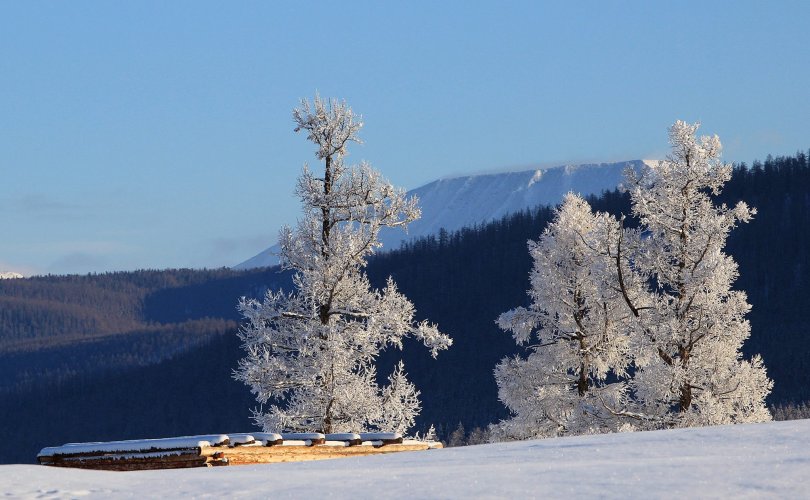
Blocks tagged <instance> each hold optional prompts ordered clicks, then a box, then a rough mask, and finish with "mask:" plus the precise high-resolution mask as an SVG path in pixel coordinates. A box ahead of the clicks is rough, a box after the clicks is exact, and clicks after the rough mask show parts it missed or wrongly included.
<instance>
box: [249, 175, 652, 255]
mask: <svg viewBox="0 0 810 500" xmlns="http://www.w3.org/2000/svg"><path fill="white" fill-rule="evenodd" d="M652 161H653V160H632V161H623V162H616V163H588V164H583V165H560V166H556V167H547V168H534V169H529V170H522V171H513V172H499V173H483V174H475V175H463V176H458V177H448V178H443V179H438V180H436V181H433V182H430V183H428V184H425V185H424V186H421V187H418V188H416V189H413V190H411V191H409V192H408V195H409V196H410V195H416V196H417V197H418V198H419V206H420V207H421V208H422V218H421V219H419V220H417V221H415V222H413V223H411V224H410V225H409V226H408V232H407V234H406V233H405V232H403V231H402V230H393V229H392V230H385V231H383V232H382V233H381V234H380V240H381V241H382V243H383V249H385V250H390V249H394V248H398V247H399V246H400V244H401V242H402V241H403V240H410V239H412V238H419V237H422V236H429V235H431V234H436V233H438V232H439V230H440V229H442V228H444V229H445V230H447V231H454V230H458V229H461V228H463V227H469V226H474V225H476V224H481V223H486V222H490V221H493V220H496V219H499V218H501V217H503V216H505V215H508V214H510V213H514V212H518V211H520V210H525V209H527V208H531V207H535V206H537V205H554V204H557V203H559V202H560V201H562V198H563V196H565V195H566V193H568V192H575V193H579V194H581V195H583V196H587V195H591V194H597V195H598V194H601V193H602V191H606V190H612V189H615V188H616V187H617V186H618V185H619V184H620V183H621V182H622V179H623V178H624V170H625V169H626V168H628V167H630V168H635V169H641V168H642V167H643V166H644V165H645V164H646V165H649V164H650V163H651V162H652ZM278 251H279V248H278V246H277V245H276V246H273V247H270V248H268V249H266V250H264V251H262V252H261V253H260V254H258V255H256V256H255V257H253V258H251V259H249V260H247V261H245V262H243V263H241V264H239V265H237V266H235V269H252V268H255V267H265V266H273V265H276V264H278V255H277V254H278Z"/></svg>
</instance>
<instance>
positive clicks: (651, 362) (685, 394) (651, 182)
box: [628, 121, 773, 426]
mask: <svg viewBox="0 0 810 500" xmlns="http://www.w3.org/2000/svg"><path fill="white" fill-rule="evenodd" d="M698 127H699V125H698V124H694V125H692V124H688V123H684V122H682V121H677V122H675V124H674V125H673V126H672V127H671V128H670V130H669V139H670V144H671V145H672V153H671V154H670V155H669V156H668V157H667V159H666V160H664V161H660V162H658V163H657V164H656V165H654V166H650V167H647V168H646V169H645V170H644V171H642V172H641V173H640V174H639V175H632V173H631V175H630V176H629V179H628V180H629V185H630V194H631V198H632V204H633V205H632V206H633V213H634V215H635V216H636V217H638V218H639V220H640V221H641V224H642V227H644V229H645V230H646V231H647V234H648V235H649V237H648V238H646V239H645V240H644V242H643V246H644V252H643V253H642V254H641V256H642V258H640V259H639V262H638V265H639V267H640V268H642V269H644V270H645V271H646V272H648V273H649V275H650V276H651V277H652V278H653V283H654V286H655V290H654V292H655V293H656V295H657V300H656V301H655V306H656V307H655V309H654V310H653V311H652V312H651V314H648V315H646V316H645V317H644V320H645V321H644V328H645V330H646V332H647V335H648V337H649V341H650V342H649V343H647V346H648V350H647V352H646V353H644V354H643V355H641V356H640V357H641V358H643V359H642V360H640V361H641V362H640V363H639V364H640V365H641V366H640V370H639V372H638V374H637V375H636V377H635V378H634V381H633V384H634V387H635V388H636V391H637V394H638V397H639V399H641V400H642V401H644V403H645V405H646V406H647V411H648V412H650V413H651V414H653V415H656V416H658V417H659V418H660V419H662V420H669V421H670V424H671V425H678V426H693V425H713V424H729V423H740V422H760V421H763V420H769V419H770V413H769V412H768V410H767V408H766V407H765V403H764V401H765V397H766V396H767V395H768V393H770V390H771V387H772V385H773V384H772V382H771V381H770V380H769V379H768V378H767V376H766V373H765V368H764V366H763V364H762V359H761V358H760V357H759V356H758V355H757V356H754V357H753V358H752V359H751V360H744V359H742V354H741V348H742V344H743V342H744V341H745V340H746V339H747V338H748V337H749V336H750V334H751V326H750V324H749V322H748V320H746V319H745V315H746V314H747V313H748V311H749V310H750V309H751V306H750V305H749V304H748V302H747V296H746V294H745V292H743V291H739V290H732V285H733V283H734V281H735V280H736V279H737V276H738V270H737V264H736V262H734V260H733V259H732V258H731V257H730V256H729V255H727V254H725V253H724V252H723V248H724V247H725V244H726V239H727V238H728V234H729V232H730V231H731V230H732V229H733V228H734V227H736V226H737V224H738V223H740V222H748V221H750V220H751V218H752V217H753V216H754V215H755V214H756V211H755V210H754V209H751V208H749V207H748V205H746V204H745V203H744V202H739V203H738V204H737V205H736V206H735V207H733V208H729V207H727V206H725V205H720V206H717V205H715V204H714V202H713V201H712V199H711V196H712V195H717V194H719V193H720V191H721V189H722V187H723V185H724V184H725V183H726V182H728V180H729V179H730V178H731V173H732V167H731V165H729V164H724V163H723V162H722V161H721V160H720V154H721V151H722V147H721V144H720V139H719V138H718V137H717V136H716V135H715V136H711V137H708V136H702V137H700V138H698V137H696V135H695V134H696V132H697V129H698Z"/></svg>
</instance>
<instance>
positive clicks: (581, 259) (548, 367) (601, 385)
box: [493, 194, 634, 439]
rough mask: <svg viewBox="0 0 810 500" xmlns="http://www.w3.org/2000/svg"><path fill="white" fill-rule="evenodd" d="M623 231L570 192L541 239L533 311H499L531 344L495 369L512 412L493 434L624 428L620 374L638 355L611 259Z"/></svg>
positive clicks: (534, 251)
mask: <svg viewBox="0 0 810 500" xmlns="http://www.w3.org/2000/svg"><path fill="white" fill-rule="evenodd" d="M620 237H623V234H622V229H621V227H620V226H619V223H618V221H616V220H615V219H613V218H612V217H610V216H609V215H608V214H604V213H599V214H593V213H592V212H591V207H590V206H589V205H588V203H587V202H586V201H585V200H583V199H582V198H580V197H578V196H575V195H573V194H569V195H567V196H566V197H565V200H564V203H563V204H562V206H561V207H560V208H559V209H558V210H557V213H556V217H555V219H554V221H553V222H552V223H551V224H549V226H548V227H547V228H546V230H545V231H544V233H543V235H542V236H541V237H540V240H539V241H538V242H536V243H535V242H529V252H530V253H531V255H532V258H533V259H534V267H533V269H532V271H531V273H530V279H531V289H530V290H529V297H530V298H531V301H532V302H531V306H530V307H529V309H525V308H522V307H519V308H517V309H513V310H512V311H509V312H506V313H504V314H502V315H501V316H500V317H499V318H498V325H499V326H500V327H501V328H503V329H505V330H511V331H512V333H513V336H514V338H515V341H516V342H518V343H519V344H525V343H528V342H529V341H530V340H531V339H532V334H533V333H534V334H535V335H536V340H537V343H536V344H534V345H531V346H530V354H529V356H528V358H526V359H523V358H520V357H516V358H511V359H505V360H504V361H502V362H501V363H500V364H499V365H498V367H497V368H496V369H495V378H496V381H497V383H498V388H499V391H498V394H499V397H500V399H501V401H502V402H503V403H504V404H506V406H507V407H509V409H510V410H511V411H512V413H513V418H511V419H510V420H506V421H503V422H500V423H499V424H497V425H495V426H493V431H494V434H495V435H496V437H500V438H510V439H525V438H532V437H548V436H557V435H563V434H584V433H594V432H608V431H615V430H618V429H619V428H620V427H621V426H622V425H625V424H627V422H626V420H627V419H626V418H624V417H622V416H618V415H615V414H613V413H611V412H610V411H608V409H609V408H621V407H626V406H628V403H627V400H628V396H627V387H626V384H625V383H624V382H623V378H625V377H626V376H627V368H628V366H629V365H630V363H631V362H632V357H631V347H632V340H633V336H632V335H631V334H632V332H633V327H634V321H633V318H632V316H631V315H630V312H629V311H628V309H627V307H626V305H625V303H624V300H623V298H622V296H621V294H620V291H619V289H618V286H617V285H616V282H617V280H618V279H617V273H616V269H615V266H614V263H613V259H611V255H612V254H614V253H615V251H614V250H612V249H613V248H615V247H616V246H617V245H618V241H619V238H620Z"/></svg>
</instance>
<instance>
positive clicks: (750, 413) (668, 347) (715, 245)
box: [493, 121, 772, 438]
mask: <svg viewBox="0 0 810 500" xmlns="http://www.w3.org/2000/svg"><path fill="white" fill-rule="evenodd" d="M697 129H698V125H690V124H686V123H684V122H681V121H678V122H676V123H675V124H674V125H673V126H672V127H671V128H670V131H669V135H670V142H671V144H672V153H671V154H670V155H669V156H668V157H667V159H666V160H664V161H661V162H658V163H657V164H654V165H650V166H647V167H646V168H645V169H644V170H642V171H641V172H636V171H633V170H630V171H628V185H629V186H630V190H631V198H632V212H633V216H635V217H636V218H637V219H638V220H639V221H640V223H641V226H640V228H639V229H638V230H627V229H624V228H623V227H622V225H623V224H622V222H621V221H618V220H616V219H615V218H613V217H611V216H608V215H606V214H593V213H592V211H591V209H590V207H589V206H588V205H587V203H585V202H584V201H583V200H581V199H580V198H578V197H575V196H572V195H569V196H568V197H567V198H566V199H565V202H564V203H563V205H562V207H561V208H560V209H559V210H558V212H557V216H556V218H555V220H554V221H553V222H552V223H551V224H550V225H549V227H548V228H547V229H546V231H545V232H544V233H543V235H542V237H541V238H540V241H539V242H538V243H530V246H529V248H530V252H531V254H532V256H533V258H534V268H533V269H532V271H531V273H530V277H531V289H530V291H529V295H530V298H531V300H532V303H531V306H530V307H529V308H528V309H524V308H517V309H514V310H512V311H509V312H507V313H504V314H503V315H501V317H500V318H499V319H498V324H499V325H500V326H501V327H502V328H504V329H506V330H511V331H512V333H513V335H514V337H515V340H516V341H517V342H518V343H527V342H528V341H529V339H530V338H531V336H532V333H534V332H536V336H537V343H536V344H534V345H532V346H530V350H531V353H530V354H529V356H528V358H526V359H523V358H519V357H518V358H514V359H506V360H504V361H502V362H501V363H500V364H499V365H498V367H497V368H496V370H495V377H496V381H497V382H498V388H499V396H500V398H501V400H502V401H503V402H504V403H505V404H506V406H507V407H509V409H510V410H511V411H512V414H513V415H512V418H511V419H509V420H505V421H503V422H500V423H499V424H498V425H497V426H495V428H494V429H493V430H495V431H496V434H495V435H496V436H497V437H501V438H504V437H507V438H528V437H541V436H551V435H560V434H568V433H586V432H602V431H609V430H613V429H619V428H622V427H624V426H630V425H631V426H632V427H634V428H658V427H670V426H694V425H711V424H724V423H738V422H757V421H763V420H769V419H770V414H769V412H768V410H767V408H766V406H765V403H764V400H765V397H766V396H767V395H768V393H769V392H770V390H771V387H772V382H771V381H770V380H769V379H768V378H767V376H766V373H765V368H764V366H763V364H762V359H761V358H760V357H759V356H754V357H753V359H751V360H745V359H743V358H742V353H741V348H742V344H743V342H744V341H745V339H747V338H748V336H749V335H750V325H749V323H748V321H747V320H746V319H745V315H746V314H747V313H748V311H749V310H750V305H749V304H748V303H747V298H746V295H745V293H744V292H742V291H739V290H733V289H732V285H733V283H734V281H735V280H736V278H737V275H738V272H737V265H736V263H735V262H734V260H733V259H732V258H731V257H730V256H728V255H726V254H725V253H724V252H723V248H724V247H725V243H726V239H727V237H728V234H729V232H730V231H731V229H733V228H734V227H736V225H737V224H739V223H741V222H747V221H749V220H750V219H751V217H752V216H753V215H754V213H755V211H754V210H753V209H750V208H749V207H748V206H747V205H746V204H745V203H743V202H740V203H738V204H737V205H736V206H735V207H733V208H729V207H726V206H724V205H720V206H718V205H715V203H714V202H713V201H712V196H715V195H717V194H719V193H720V190H721V188H722V186H723V185H724V184H725V183H726V182H727V181H728V180H729V179H730V177H731V166H730V165H727V164H723V163H722V161H721V160H720V152H721V145H720V141H719V139H718V138H717V136H713V137H700V138H697V137H696V136H695V133H696V131H697Z"/></svg>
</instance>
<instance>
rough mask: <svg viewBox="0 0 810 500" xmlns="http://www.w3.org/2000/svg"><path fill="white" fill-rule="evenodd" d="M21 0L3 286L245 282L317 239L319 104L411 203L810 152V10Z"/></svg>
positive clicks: (5, 36)
mask: <svg viewBox="0 0 810 500" xmlns="http://www.w3.org/2000/svg"><path fill="white" fill-rule="evenodd" d="M482 4H483V3H482V2H444V1H442V2H437V1H429V2H417V1H409V2H399V3H394V2H353V1H352V2H269V1H268V2H243V1H240V2H206V1H199V0H195V1H172V2H163V1H160V2H150V1H142V0H139V1H132V2H110V1H94V2H89V1H79V0H71V1H69V2H67V1H65V2H56V1H53V2H40V1H23V0H20V1H17V2H11V1H0V271H18V272H23V273H26V274H32V273H77V272H78V273H84V272H89V271H107V270H130V269H137V268H166V267H220V266H226V265H233V264H237V263H239V262H241V261H243V260H245V259H247V258H249V257H251V256H253V255H254V254H255V253H257V252H259V251H260V250H262V249H263V248H265V247H267V246H269V245H270V244H271V243H273V242H274V241H275V238H276V234H277V231H278V229H279V227H280V226H281V225H282V224H285V223H293V222H294V221H295V218H296V215H297V212H298V205H297V201H296V200H295V198H294V197H293V196H292V190H293V186H294V182H295V178H296V176H297V175H298V173H299V171H300V169H301V166H302V165H303V163H304V162H307V161H309V162H314V159H313V155H312V153H313V148H312V147H311V146H310V145H309V144H308V143H307V142H306V141H305V138H304V137H303V136H302V135H298V134H294V133H293V124H292V119H291V116H290V112H291V109H292V108H293V107H294V106H295V105H296V103H297V101H298V99H300V98H302V97H308V96H309V97H311V96H312V95H313V94H314V92H315V91H316V90H318V91H319V92H320V93H321V95H323V96H325V97H329V96H336V97H341V98H345V99H346V100H347V101H348V102H349V104H350V105H351V106H352V107H353V108H354V109H355V111H357V112H359V113H360V114H362V115H363V117H364V119H365V122H366V127H365V128H364V130H363V134H362V135H363V138H364V139H365V141H366V144H365V145H363V146H361V147H355V148H354V149H353V151H352V155H351V156H350V160H354V161H359V160H361V159H366V160H369V161H371V163H372V164H373V165H374V166H376V167H377V168H378V169H380V170H382V171H383V173H384V174H385V175H386V176H387V177H388V178H389V179H391V180H392V181H393V182H394V183H395V184H397V185H400V186H403V187H406V188H414V187H417V186H419V185H421V184H424V183H426V182H428V181H431V180H433V179H435V178H437V177H442V176H448V175H453V174H462V173H467V172H479V171H483V170H497V169H503V168H510V167H515V166H522V167H530V166H534V165H549V164H559V163H568V162H581V161H613V160H623V159H634V158H642V157H645V158H649V157H657V156H661V155H663V154H664V153H665V152H666V148H667V144H666V128H667V126H668V125H669V124H671V123H672V122H673V121H674V120H676V119H684V120H688V121H701V122H702V123H703V131H704V132H706V133H717V134H719V135H720V138H721V140H722V141H723V143H724V145H725V158H726V159H727V160H729V161H746V162H749V163H750V162H751V161H752V160H753V159H756V158H764V157H765V156H766V155H767V154H769V153H770V154H773V155H779V154H792V153H794V152H795V151H796V150H798V149H807V148H808V147H810V92H809V91H808V88H810V87H809V85H810V84H808V82H810V48H808V39H809V38H808V34H809V33H810V2H804V1H796V2H747V1H718V2H704V1H680V2H641V1H615V2H611V1H593V2H591V1H577V2H556V3H550V2H549V3H546V2H530V1H527V2H493V3H491V4H484V5H482Z"/></svg>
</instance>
